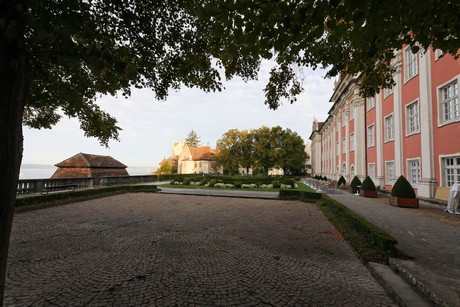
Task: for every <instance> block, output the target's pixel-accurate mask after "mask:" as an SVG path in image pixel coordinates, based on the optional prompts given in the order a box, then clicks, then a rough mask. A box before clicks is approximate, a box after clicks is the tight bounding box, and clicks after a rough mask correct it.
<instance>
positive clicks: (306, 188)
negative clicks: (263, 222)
mask: <svg viewBox="0 0 460 307" xmlns="http://www.w3.org/2000/svg"><path fill="white" fill-rule="evenodd" d="M296 184H297V188H295V189H292V190H299V191H306V192H312V193H316V191H315V190H313V189H312V188H310V187H309V186H307V185H306V184H304V183H302V182H300V181H297V182H296ZM158 187H160V188H161V187H165V188H176V189H179V188H180V189H213V190H243V191H271V192H276V191H279V190H281V189H273V188H272V189H270V188H239V189H237V188H222V187H205V186H203V185H185V184H162V185H159V186H158Z"/></svg>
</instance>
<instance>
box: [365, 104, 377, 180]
mask: <svg viewBox="0 0 460 307" xmlns="http://www.w3.org/2000/svg"><path fill="white" fill-rule="evenodd" d="M367 99H368V98H366V99H365V100H364V170H365V171H364V178H366V177H367V176H368V174H367ZM374 127H375V126H374Z"/></svg>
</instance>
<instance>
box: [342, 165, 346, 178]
mask: <svg viewBox="0 0 460 307" xmlns="http://www.w3.org/2000/svg"><path fill="white" fill-rule="evenodd" d="M346 175H347V164H346V163H345V162H343V163H342V176H343V177H345V176H346Z"/></svg>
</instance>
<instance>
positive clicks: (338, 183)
mask: <svg viewBox="0 0 460 307" xmlns="http://www.w3.org/2000/svg"><path fill="white" fill-rule="evenodd" d="M346 184H347V181H346V180H345V178H344V177H343V176H340V178H339V180H338V181H337V185H338V186H339V187H340V186H341V185H346Z"/></svg>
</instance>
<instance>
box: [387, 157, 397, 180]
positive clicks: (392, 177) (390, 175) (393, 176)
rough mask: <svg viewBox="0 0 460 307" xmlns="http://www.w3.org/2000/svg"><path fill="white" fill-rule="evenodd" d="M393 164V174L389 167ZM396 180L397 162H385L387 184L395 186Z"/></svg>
mask: <svg viewBox="0 0 460 307" xmlns="http://www.w3.org/2000/svg"><path fill="white" fill-rule="evenodd" d="M391 164H393V169H392V172H390V171H389V170H390V169H389V168H388V165H391ZM395 180H396V172H395V161H394V160H391V161H385V184H387V185H393V184H394V182H395Z"/></svg>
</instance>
